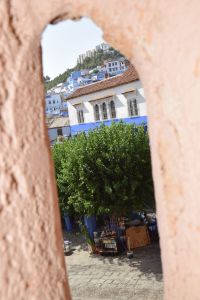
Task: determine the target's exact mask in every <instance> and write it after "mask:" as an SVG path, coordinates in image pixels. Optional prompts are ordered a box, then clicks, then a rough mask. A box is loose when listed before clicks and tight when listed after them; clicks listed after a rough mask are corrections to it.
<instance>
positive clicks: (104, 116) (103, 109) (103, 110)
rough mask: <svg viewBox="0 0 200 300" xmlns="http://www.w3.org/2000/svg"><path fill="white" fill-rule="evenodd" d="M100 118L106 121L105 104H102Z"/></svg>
mask: <svg viewBox="0 0 200 300" xmlns="http://www.w3.org/2000/svg"><path fill="white" fill-rule="evenodd" d="M102 116H103V120H106V119H108V113H107V107H106V103H105V102H104V103H103V104H102Z"/></svg>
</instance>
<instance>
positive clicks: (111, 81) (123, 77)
mask: <svg viewBox="0 0 200 300" xmlns="http://www.w3.org/2000/svg"><path fill="white" fill-rule="evenodd" d="M135 80H139V76H138V73H137V71H136V69H135V67H134V66H133V65H130V67H129V68H128V70H126V71H125V72H124V73H123V74H120V75H117V76H115V77H111V78H108V79H104V80H102V81H99V82H96V83H92V84H89V85H87V86H84V87H81V88H79V89H77V90H76V91H75V92H74V93H73V94H71V95H70V96H69V97H68V98H66V100H70V99H72V98H77V97H79V96H83V95H88V94H91V93H94V92H97V91H101V90H105V89H109V88H112V87H115V86H118V85H121V84H125V83H129V82H133V81H135Z"/></svg>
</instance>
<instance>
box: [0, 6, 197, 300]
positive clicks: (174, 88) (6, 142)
mask: <svg viewBox="0 0 200 300" xmlns="http://www.w3.org/2000/svg"><path fill="white" fill-rule="evenodd" d="M81 16H89V17H91V18H92V19H93V20H94V22H95V23H96V24H97V25H98V26H100V27H101V28H102V29H103V31H104V37H105V39H106V41H107V42H109V43H110V44H112V46H114V47H115V48H117V49H119V50H120V51H121V52H123V54H125V55H126V56H127V57H128V58H129V59H131V61H132V62H133V63H134V64H135V66H136V68H137V70H138V72H139V74H140V77H141V79H142V82H143V85H144V89H145V95H146V98H147V104H148V114H149V125H150V139H151V149H152V160H153V175H154V182H155V189H156V201H157V211H158V218H159V229H160V236H161V248H162V262H163V271H164V280H165V299H167V300H172V299H180V300H183V299H187V300H190V299H199V297H200V296H199V294H200V285H199V282H200V271H199V265H200V250H199V249H200V218H199V214H200V196H199V178H200V160H199V156H200V139H199V128H200V117H199V112H200V100H199V99H200V32H199V31H200V17H199V16H200V2H199V0H192V1H189V0H182V1H172V0H168V1H166V0H165V1H164V0H159V1H158V0H152V1H149V0H143V1H137V0H123V1H120V0H109V1H108V0H95V1H93V0H76V1H73V0H43V1H41V0H40V1H39V0H29V1H27V0H12V1H11V0H2V1H1V2H0V72H1V76H0V131H1V132H0V190H1V194H0V197H1V198H0V224H1V230H0V260H1V263H0V299H3V300H4V299H5V300H11V299H12V300H13V299H18V300H21V299H26V300H27V299H28V300H30V299H39V300H40V299H42V300H46V299H54V300H55V299H70V296H69V288H68V284H67V281H66V273H65V266H64V258H63V252H62V240H61V230H60V221H59V212H58V204H57V195H56V188H55V179H54V172H53V166H52V161H51V158H50V152H49V145H48V139H47V132H46V129H45V123H44V92H43V83H42V72H41V50H40V37H41V33H42V31H43V30H44V28H45V26H46V25H47V24H48V23H49V22H57V21H59V20H64V19H67V18H72V19H77V18H80V17H81ZM69 47H70V44H69Z"/></svg>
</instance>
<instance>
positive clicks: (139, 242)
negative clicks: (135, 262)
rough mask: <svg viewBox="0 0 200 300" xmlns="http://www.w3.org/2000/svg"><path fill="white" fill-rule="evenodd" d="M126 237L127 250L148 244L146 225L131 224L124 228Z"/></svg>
mask: <svg viewBox="0 0 200 300" xmlns="http://www.w3.org/2000/svg"><path fill="white" fill-rule="evenodd" d="M126 237H127V248H128V250H133V249H134V248H138V247H143V246H146V245H149V244H150V237H149V232H148V229H147V226H146V225H143V226H132V227H130V228H128V229H126Z"/></svg>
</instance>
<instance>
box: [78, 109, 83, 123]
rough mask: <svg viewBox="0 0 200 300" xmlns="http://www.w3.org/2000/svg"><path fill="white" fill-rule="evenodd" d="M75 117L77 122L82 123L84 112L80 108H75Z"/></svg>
mask: <svg viewBox="0 0 200 300" xmlns="http://www.w3.org/2000/svg"><path fill="white" fill-rule="evenodd" d="M77 118H78V123H79V124H80V123H84V114H83V110H82V109H79V110H77Z"/></svg>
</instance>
